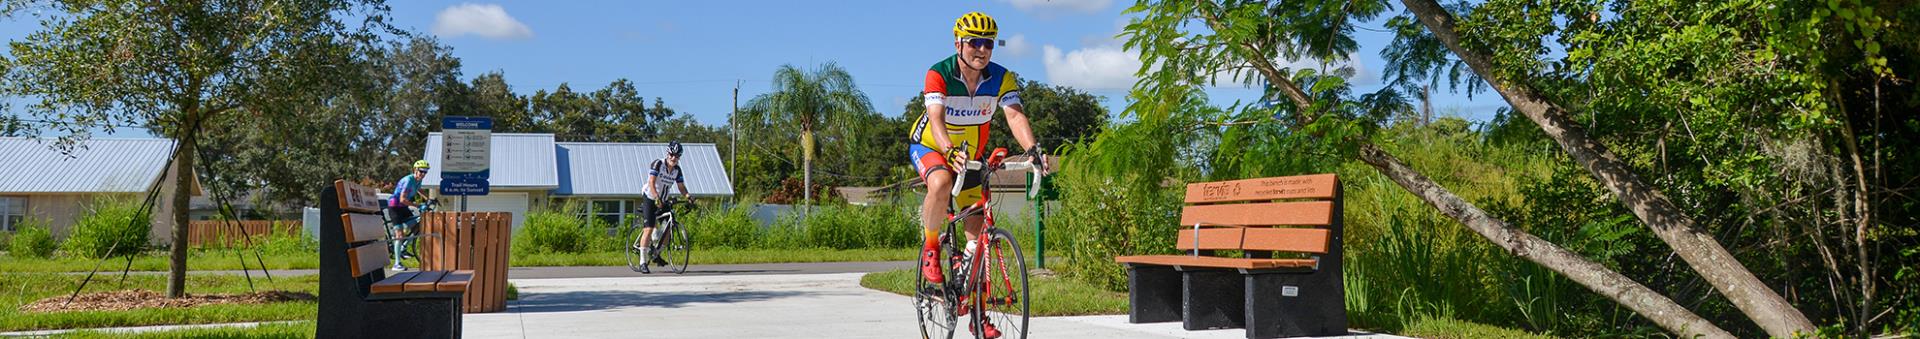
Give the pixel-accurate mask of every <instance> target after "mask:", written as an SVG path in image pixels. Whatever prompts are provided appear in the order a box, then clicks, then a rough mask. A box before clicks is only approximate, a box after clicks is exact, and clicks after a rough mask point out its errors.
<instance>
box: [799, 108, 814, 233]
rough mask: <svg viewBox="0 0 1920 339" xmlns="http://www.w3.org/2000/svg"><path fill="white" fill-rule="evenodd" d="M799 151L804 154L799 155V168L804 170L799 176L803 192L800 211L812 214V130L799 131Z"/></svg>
mask: <svg viewBox="0 0 1920 339" xmlns="http://www.w3.org/2000/svg"><path fill="white" fill-rule="evenodd" d="M800 150H801V153H804V154H802V155H801V158H802V160H801V163H802V164H801V166H802V167H804V168H805V169H804V170H802V171H801V174H800V176H801V180H800V182H801V184H800V185H801V187H800V191H801V192H805V193H802V194H801V197H803V199H804V200H801V201H802V206H803V207H801V209H802V211H803V212H807V213H810V212H812V211H811V210H812V209H813V130H812V129H803V130H800Z"/></svg>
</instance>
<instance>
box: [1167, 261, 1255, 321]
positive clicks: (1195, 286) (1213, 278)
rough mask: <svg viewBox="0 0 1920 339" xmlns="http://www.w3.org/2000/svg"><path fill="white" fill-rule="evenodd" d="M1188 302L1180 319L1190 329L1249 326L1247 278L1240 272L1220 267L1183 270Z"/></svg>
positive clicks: (1182, 274) (1182, 308) (1183, 307)
mask: <svg viewBox="0 0 1920 339" xmlns="http://www.w3.org/2000/svg"><path fill="white" fill-rule="evenodd" d="M1180 274H1181V276H1182V282H1183V283H1184V285H1185V288H1182V289H1181V290H1182V291H1183V292H1182V293H1183V296H1184V297H1185V298H1184V299H1185V300H1186V302H1184V303H1182V305H1181V308H1180V309H1181V318H1182V319H1183V320H1184V321H1183V322H1182V323H1181V326H1182V327H1185V328H1186V329H1187V330H1189V331H1192V330H1210V329H1220V328H1241V327H1246V326H1247V324H1246V299H1245V294H1246V293H1245V291H1244V290H1245V289H1246V286H1245V285H1246V281H1245V280H1244V279H1242V278H1241V277H1240V273H1239V272H1235V271H1229V270H1218V269H1201V270H1187V271H1181V272H1180Z"/></svg>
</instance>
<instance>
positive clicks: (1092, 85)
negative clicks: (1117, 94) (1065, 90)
mask: <svg viewBox="0 0 1920 339" xmlns="http://www.w3.org/2000/svg"><path fill="white" fill-rule="evenodd" d="M1041 54H1042V57H1041V59H1042V61H1043V62H1044V63H1045V65H1046V69H1047V81H1048V82H1051V83H1053V84H1054V85H1061V86H1072V87H1075V88H1079V89H1084V90H1100V89H1126V88H1131V87H1133V83H1134V82H1135V81H1136V80H1138V78H1135V77H1134V75H1133V73H1134V72H1135V71H1138V70H1140V57H1139V55H1138V54H1136V53H1135V52H1130V51H1126V50H1122V49H1121V48H1120V47H1119V46H1111V45H1109V46H1099V47H1092V48H1082V49H1077V50H1073V51H1071V52H1064V53H1063V52H1061V51H1060V48H1059V47H1054V46H1053V45H1046V46H1044V47H1041Z"/></svg>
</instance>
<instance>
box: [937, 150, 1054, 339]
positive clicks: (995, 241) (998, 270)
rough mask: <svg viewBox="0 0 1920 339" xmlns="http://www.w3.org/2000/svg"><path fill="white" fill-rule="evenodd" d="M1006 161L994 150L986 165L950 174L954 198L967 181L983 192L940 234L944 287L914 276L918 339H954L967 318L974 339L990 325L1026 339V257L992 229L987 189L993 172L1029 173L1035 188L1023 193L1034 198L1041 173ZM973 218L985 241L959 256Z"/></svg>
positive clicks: (973, 164)
mask: <svg viewBox="0 0 1920 339" xmlns="http://www.w3.org/2000/svg"><path fill="white" fill-rule="evenodd" d="M1006 157H1007V149H1005V148H998V149H994V150H993V153H990V155H989V156H988V157H987V160H986V162H984V163H982V162H980V161H968V162H967V163H966V165H964V166H961V168H960V170H959V171H958V173H955V174H954V178H955V179H956V180H955V181H956V182H955V184H954V185H953V186H954V190H953V194H954V195H955V196H958V195H959V194H960V191H961V188H962V187H964V186H966V185H962V184H960V182H964V181H963V180H967V179H971V178H970V177H968V175H975V176H978V181H977V182H979V183H981V186H982V187H981V190H982V192H981V197H980V201H978V202H975V203H973V204H972V205H969V206H967V207H965V208H962V209H961V210H960V211H959V212H958V213H953V214H951V215H950V216H949V217H948V218H947V222H946V227H945V228H944V229H943V230H942V231H940V246H941V253H945V254H947V256H948V257H947V260H942V263H941V265H942V267H941V269H943V270H944V271H945V272H946V277H947V279H946V281H945V282H944V283H940V284H935V283H931V282H928V281H927V280H926V278H925V277H924V276H921V275H920V274H917V273H916V274H914V276H915V277H919V278H917V279H918V280H919V283H918V293H915V295H914V298H913V303H914V307H915V309H916V311H917V313H918V314H919V318H920V335H921V337H922V338H926V339H931V338H953V334H954V332H957V331H956V330H957V329H958V328H959V327H958V325H962V324H960V323H959V322H958V320H959V318H960V317H961V316H968V321H967V322H966V323H964V325H965V326H967V329H968V330H969V332H971V333H972V334H973V336H974V337H975V338H988V336H987V334H988V333H986V332H987V331H985V327H986V326H987V325H986V324H987V323H989V322H991V323H992V324H993V325H992V326H994V327H995V328H996V329H997V332H999V334H1000V335H1001V336H1000V337H1002V338H1013V339H1024V338H1026V337H1027V311H1028V305H1027V300H1029V299H1030V298H1029V295H1028V292H1027V261H1026V257H1024V256H1023V255H1022V253H1021V249H1020V245H1019V242H1018V241H1016V240H1015V239H1014V237H1013V233H1011V232H1008V231H1007V230H1004V229H1000V228H998V227H994V220H993V204H992V200H993V193H992V192H991V190H989V189H988V187H986V183H988V182H989V181H988V179H991V176H992V175H993V173H994V171H997V170H1002V169H1008V170H1028V171H1032V173H1034V175H1033V182H1031V183H1029V184H1030V185H1028V187H1029V189H1028V192H1027V196H1028V197H1029V198H1032V197H1035V196H1036V195H1037V193H1039V189H1038V188H1039V186H1040V185H1039V183H1040V178H1041V174H1042V173H1041V172H1040V170H1039V168H1038V167H1036V166H1035V165H1034V160H1029V161H1021V162H1007V161H1005V160H1006ZM976 215H981V216H984V217H985V218H983V219H985V220H984V221H983V225H982V226H983V228H984V231H982V232H981V236H982V237H983V238H984V239H976V240H975V242H977V243H979V244H981V245H979V246H978V247H977V248H974V249H972V250H971V251H967V250H963V249H965V247H966V244H965V243H966V236H965V235H964V234H963V233H959V232H958V230H959V229H960V228H961V227H965V226H966V220H967V219H968V218H971V217H973V216H976Z"/></svg>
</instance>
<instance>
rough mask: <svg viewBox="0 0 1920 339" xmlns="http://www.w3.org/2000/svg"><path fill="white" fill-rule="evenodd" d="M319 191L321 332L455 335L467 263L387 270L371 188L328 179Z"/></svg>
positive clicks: (467, 277) (334, 335)
mask: <svg viewBox="0 0 1920 339" xmlns="http://www.w3.org/2000/svg"><path fill="white" fill-rule="evenodd" d="M320 198H321V200H320V201H322V202H323V203H322V204H320V205H321V206H320V215H321V216H322V217H321V218H320V220H321V225H320V227H319V228H320V317H319V320H318V324H317V325H316V327H317V329H316V331H317V332H318V333H317V335H318V337H321V338H457V337H460V326H461V324H460V319H461V308H460V296H461V294H463V293H465V292H466V290H467V284H468V282H469V281H471V280H472V279H473V271H466V270H461V271H419V272H401V273H397V274H394V275H392V276H388V275H387V274H386V270H385V268H386V267H387V264H389V263H390V261H388V258H387V253H388V249H387V240H386V236H387V234H386V225H385V223H384V222H382V221H381V219H380V216H379V215H378V214H374V213H379V212H380V207H379V206H380V204H379V199H378V198H376V197H375V196H374V189H373V188H372V187H367V186H364V185H359V184H355V183H351V182H346V181H344V180H342V181H335V182H334V183H333V185H329V186H328V187H326V188H324V189H322V191H321V193H320Z"/></svg>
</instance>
